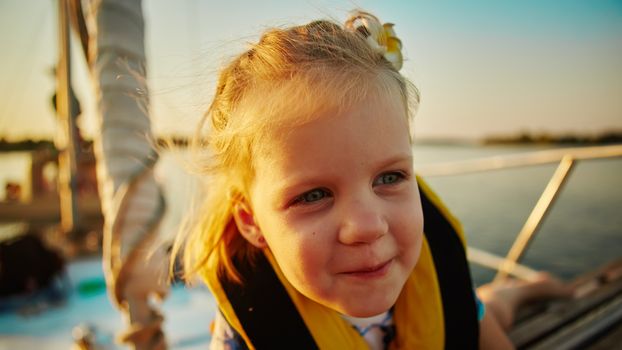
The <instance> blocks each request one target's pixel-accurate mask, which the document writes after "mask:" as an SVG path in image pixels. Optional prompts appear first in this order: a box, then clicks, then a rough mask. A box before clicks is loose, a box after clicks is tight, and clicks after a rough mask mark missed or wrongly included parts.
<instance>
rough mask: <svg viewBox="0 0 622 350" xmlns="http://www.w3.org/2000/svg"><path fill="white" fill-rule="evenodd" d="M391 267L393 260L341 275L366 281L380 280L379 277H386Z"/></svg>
mask: <svg viewBox="0 0 622 350" xmlns="http://www.w3.org/2000/svg"><path fill="white" fill-rule="evenodd" d="M391 265H393V259H389V260H387V261H385V262H383V263H381V264H378V265H374V266H369V267H363V268H361V269H356V270H352V271H346V272H342V273H340V274H341V275H345V276H351V277H357V278H365V279H368V278H378V277H383V276H384V275H386V274H387V272H388V271H389V269H390V268H391Z"/></svg>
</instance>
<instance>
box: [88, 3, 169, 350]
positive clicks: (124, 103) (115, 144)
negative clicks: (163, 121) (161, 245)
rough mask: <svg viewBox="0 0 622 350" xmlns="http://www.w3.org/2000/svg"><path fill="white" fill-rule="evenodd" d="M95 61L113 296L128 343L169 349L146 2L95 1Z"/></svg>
mask: <svg viewBox="0 0 622 350" xmlns="http://www.w3.org/2000/svg"><path fill="white" fill-rule="evenodd" d="M86 12H87V15H86V18H87V29H88V33H89V35H88V36H89V42H88V51H89V52H88V61H89V66H90V71H91V76H92V80H93V85H94V90H95V96H96V99H97V104H98V113H97V114H98V123H97V124H98V128H99V130H98V132H97V133H96V137H95V139H94V146H95V156H96V159H97V177H98V183H99V190H100V196H101V200H102V211H103V214H104V219H105V227H104V244H103V247H104V271H105V273H106V279H107V284H108V287H109V291H110V292H111V295H112V297H113V299H114V301H115V302H116V304H117V306H118V307H119V308H120V309H121V310H122V312H123V313H124V315H126V316H127V320H128V321H129V323H130V324H129V329H128V330H127V331H126V332H124V334H122V335H121V340H122V341H124V342H126V343H128V344H131V345H132V346H133V347H134V348H136V349H161V348H165V347H166V343H165V339H164V335H163V333H162V331H161V323H162V317H161V316H160V315H159V313H158V312H157V311H156V310H154V309H153V308H152V307H151V306H150V304H149V299H150V297H152V296H154V295H156V296H160V297H162V296H163V295H164V294H165V293H166V291H167V289H166V280H165V272H166V271H167V259H166V253H165V252H163V251H162V250H161V249H160V250H154V249H152V243H153V241H154V237H155V235H156V234H157V230H158V225H159V223H160V220H161V218H162V216H163V214H164V208H165V205H164V197H163V195H162V191H161V189H160V187H159V186H158V184H157V183H156V181H155V179H154V171H153V167H154V164H155V162H156V161H157V158H158V156H157V153H155V151H154V147H153V146H154V142H153V141H154V140H153V138H152V136H151V135H152V134H151V123H150V120H149V94H148V89H147V84H146V80H145V77H146V67H145V63H146V59H145V44H144V31H145V29H144V28H145V26H144V19H143V14H142V5H141V1H140V0H90V1H89V2H88V8H87V9H86Z"/></svg>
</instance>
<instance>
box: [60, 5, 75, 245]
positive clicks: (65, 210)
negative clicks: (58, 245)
mask: <svg viewBox="0 0 622 350" xmlns="http://www.w3.org/2000/svg"><path fill="white" fill-rule="evenodd" d="M67 5H68V4H67V0H58V24H59V27H58V29H59V30H58V34H59V40H58V42H59V47H58V65H57V67H56V81H57V92H56V109H57V113H58V119H59V120H60V122H61V128H60V131H59V135H58V137H57V138H56V140H57V145H56V147H57V148H58V150H59V154H58V168H59V174H58V182H59V196H60V214H61V215H60V218H61V230H62V231H63V233H65V234H69V233H71V232H73V231H74V230H75V228H76V226H77V219H78V209H77V208H78V205H77V199H76V193H77V192H76V173H77V165H76V134H75V127H76V126H75V118H76V113H77V111H76V110H75V108H73V103H72V101H71V98H72V96H71V42H70V38H69V19H68V6H67Z"/></svg>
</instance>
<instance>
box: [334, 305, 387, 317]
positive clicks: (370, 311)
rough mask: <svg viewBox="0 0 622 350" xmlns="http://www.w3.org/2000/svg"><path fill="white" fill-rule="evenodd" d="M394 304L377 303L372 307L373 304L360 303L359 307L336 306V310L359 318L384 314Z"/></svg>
mask: <svg viewBox="0 0 622 350" xmlns="http://www.w3.org/2000/svg"><path fill="white" fill-rule="evenodd" d="M392 305H393V304H389V305H377V306H374V307H370V306H372V305H359V307H341V308H336V309H335V310H336V311H337V312H339V313H340V314H342V315H346V316H350V317H357V318H367V317H374V316H378V315H380V314H383V313H385V312H387V311H389V309H390V308H391V306H392ZM361 306H364V307H361Z"/></svg>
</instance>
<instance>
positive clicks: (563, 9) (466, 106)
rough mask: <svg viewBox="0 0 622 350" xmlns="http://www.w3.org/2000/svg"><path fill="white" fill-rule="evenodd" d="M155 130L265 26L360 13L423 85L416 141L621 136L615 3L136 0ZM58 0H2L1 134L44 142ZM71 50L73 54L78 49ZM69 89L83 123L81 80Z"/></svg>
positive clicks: (187, 126) (191, 103) (183, 115)
mask: <svg viewBox="0 0 622 350" xmlns="http://www.w3.org/2000/svg"><path fill="white" fill-rule="evenodd" d="M143 6H144V12H145V17H146V21H147V22H146V23H147V38H146V40H147V50H148V67H149V85H150V88H151V95H152V109H151V111H152V115H153V124H154V128H155V130H156V131H157V132H158V133H161V134H168V133H184V132H188V131H191V130H192V129H193V126H194V125H195V124H196V122H197V120H198V118H199V116H200V115H201V114H202V113H203V111H204V109H205V107H206V106H207V105H208V103H209V99H210V96H211V94H212V90H213V82H214V80H215V79H216V72H217V71H218V67H219V66H220V65H221V63H222V62H223V60H224V59H226V58H227V57H230V56H232V55H233V54H234V53H236V52H239V51H240V50H241V49H242V48H244V45H245V43H247V42H250V41H255V40H256V39H257V38H258V36H259V33H260V31H261V30H263V28H265V27H267V26H278V25H288V24H299V23H305V22H307V21H309V20H312V19H317V18H327V17H330V18H333V19H336V20H339V21H342V20H343V19H345V17H346V15H347V12H348V11H349V10H350V9H353V8H355V7H361V8H363V9H366V10H368V11H371V12H373V13H375V14H376V15H377V16H379V17H380V19H381V20H383V21H387V22H393V23H395V25H396V26H395V29H396V31H397V34H398V36H399V37H400V38H401V39H402V42H403V44H404V54H405V57H406V60H407V61H406V62H405V66H404V68H403V71H402V72H403V74H405V75H406V76H408V77H409V78H411V79H412V80H413V81H414V83H415V84H416V85H417V86H418V87H419V89H420V90H421V93H422V105H421V108H420V111H419V113H418V115H417V117H416V134H417V135H418V136H420V137H468V138H474V137H481V136H483V135H487V134H492V133H504V134H510V133H514V132H518V131H521V130H527V131H533V132H552V133H561V132H600V131H604V130H607V129H617V130H622V1H577V0H568V1H564V0H557V1H536V0H525V1H494V0H487V1H484V0H472V1H459V0H455V1H382V2H381V1H356V2H355V1H327V0H323V1H320V0H308V1H291V0H290V1H286V0H271V1H218V2H217V1H202V0H179V1H169V0H144V1H143ZM56 36H57V34H56V1H55V0H29V1H23V0H2V1H0V45H1V47H2V51H3V53H2V55H0V76H1V77H2V79H1V80H0V96H1V98H0V136H4V137H10V138H13V139H15V138H22V137H34V138H51V137H52V135H53V133H54V132H55V127H56V126H55V122H54V116H53V114H52V109H51V105H50V97H51V95H52V93H53V91H54V82H53V80H52V76H51V67H52V66H53V65H54V64H55V62H56V55H57V45H56ZM76 52H77V50H76ZM81 61H82V58H81V57H80V56H79V55H78V54H76V55H74V63H76V69H75V73H76V74H75V77H74V86H75V88H76V90H77V94H78V96H79V97H80V99H81V102H82V107H83V110H84V115H83V120H82V121H81V124H82V126H83V127H84V129H85V130H86V133H87V134H92V132H93V130H94V128H93V125H94V124H95V117H94V114H93V108H94V107H93V103H94V101H93V98H92V96H91V95H92V94H91V86H90V83H89V81H88V76H87V74H86V70H85V68H84V64H83V63H82V62H81Z"/></svg>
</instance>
